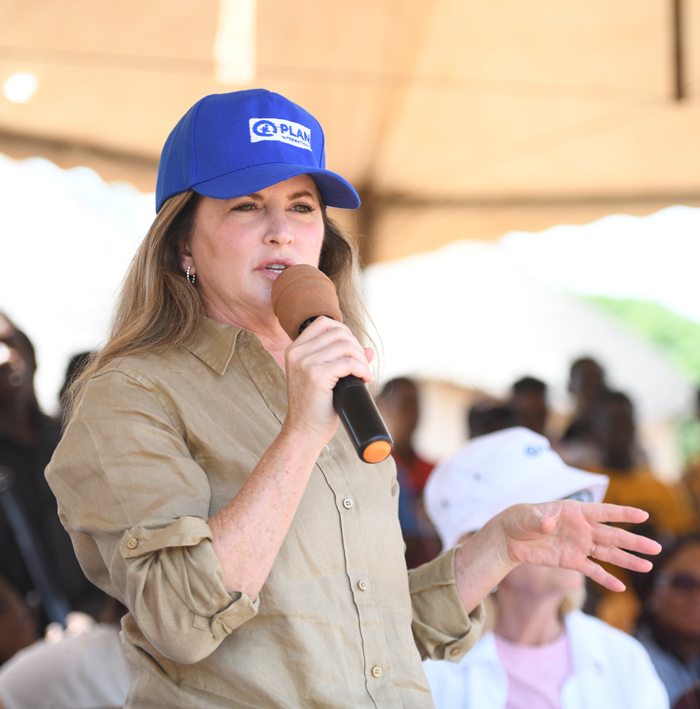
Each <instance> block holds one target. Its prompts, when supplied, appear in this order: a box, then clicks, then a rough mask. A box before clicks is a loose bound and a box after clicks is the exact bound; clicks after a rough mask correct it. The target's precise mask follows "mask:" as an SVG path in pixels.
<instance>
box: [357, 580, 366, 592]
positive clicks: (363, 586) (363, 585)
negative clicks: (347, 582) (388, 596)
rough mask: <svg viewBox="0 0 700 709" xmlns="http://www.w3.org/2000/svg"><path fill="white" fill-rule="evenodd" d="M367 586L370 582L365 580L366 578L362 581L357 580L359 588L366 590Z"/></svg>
mask: <svg viewBox="0 0 700 709" xmlns="http://www.w3.org/2000/svg"><path fill="white" fill-rule="evenodd" d="M367 586H369V584H368V583H367V581H365V580H364V579H362V580H361V581H358V582H357V588H359V589H360V591H366V590H367Z"/></svg>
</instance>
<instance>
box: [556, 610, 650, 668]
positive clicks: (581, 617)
mask: <svg viewBox="0 0 700 709" xmlns="http://www.w3.org/2000/svg"><path fill="white" fill-rule="evenodd" d="M566 627H567V630H568V632H569V633H570V635H571V639H572V645H574V646H575V647H576V646H579V647H583V648H585V649H586V650H587V651H589V652H590V653H591V654H592V655H595V656H597V657H599V658H600V659H601V660H602V659H604V658H614V661H615V663H620V662H626V661H627V662H630V663H637V662H640V661H641V662H644V663H648V664H651V660H650V658H649V653H648V652H647V651H646V650H645V648H644V646H643V645H642V644H641V643H640V642H639V641H638V640H637V639H636V638H633V637H632V636H631V635H629V634H628V633H625V632H624V631H622V630H619V629H618V628H614V627H613V626H611V625H608V624H607V623H606V622H604V621H602V620H600V619H599V618H595V617H593V616H590V615H588V614H586V613H583V612H582V611H573V612H572V613H570V614H569V615H568V616H567V618H566Z"/></svg>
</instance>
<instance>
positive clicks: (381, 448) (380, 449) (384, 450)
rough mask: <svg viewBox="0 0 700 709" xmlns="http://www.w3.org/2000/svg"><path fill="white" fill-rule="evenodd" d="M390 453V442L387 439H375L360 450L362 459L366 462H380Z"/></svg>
mask: <svg viewBox="0 0 700 709" xmlns="http://www.w3.org/2000/svg"><path fill="white" fill-rule="evenodd" d="M390 455H391V444H390V443H388V442H387V441H375V442H374V443H370V444H369V445H368V446H367V448H365V449H364V450H363V451H362V459H363V460H364V461H365V462H367V463H381V462H382V461H383V460H386V459H387V458H388V457H389V456H390Z"/></svg>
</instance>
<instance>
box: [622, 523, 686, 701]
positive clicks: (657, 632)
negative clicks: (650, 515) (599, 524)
mask: <svg viewBox="0 0 700 709" xmlns="http://www.w3.org/2000/svg"><path fill="white" fill-rule="evenodd" d="M633 578H634V582H635V589H636V591H637V593H638V595H639V597H640V599H641V601H642V607H643V611H642V615H641V617H640V618H639V622H638V624H637V628H636V631H635V636H636V637H637V638H638V639H639V641H640V642H641V643H642V645H644V647H645V648H646V649H647V651H648V652H649V655H650V656H651V660H652V662H653V663H654V666H655V667H656V671H657V672H658V674H659V677H661V680H662V681H663V683H664V684H665V685H666V690H667V691H668V695H669V698H670V700H671V706H674V705H676V704H677V703H678V702H679V699H680V697H681V695H683V694H684V693H685V692H687V691H688V690H691V689H692V688H693V687H694V686H695V685H697V684H698V683H700V535H698V534H697V533H695V534H692V535H687V536H684V537H680V538H678V539H677V540H675V541H674V542H673V543H671V544H665V545H664V550H663V551H662V552H661V554H660V555H659V556H658V557H657V558H656V559H655V560H654V568H653V569H652V571H651V572H650V573H649V574H648V575H647V574H634V576H633ZM686 701H689V698H688V699H687V700H686ZM686 706H697V705H692V704H688V705H686Z"/></svg>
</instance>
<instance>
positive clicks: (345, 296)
mask: <svg viewBox="0 0 700 709" xmlns="http://www.w3.org/2000/svg"><path fill="white" fill-rule="evenodd" d="M197 203H198V195H197V194H196V193H195V192H193V191H187V192H183V193H181V194H178V195H175V196H174V197H171V198H170V199H169V200H168V201H167V202H165V204H164V205H163V207H162V208H161V210H160V211H159V212H158V214H157V215H156V218H155V219H154V221H153V224H152V225H151V228H150V229H149V230H148V233H147V234H146V237H145V238H144V240H143V241H142V242H141V245H140V246H139V248H138V250H137V252H136V254H135V256H134V258H133V260H132V262H131V264H130V266H129V270H128V271H127V274H126V276H125V277H124V281H123V283H122V287H121V291H120V294H119V298H118V300H117V305H116V308H115V311H114V314H113V316H112V322H111V327H110V331H109V334H108V336H107V342H106V344H105V345H104V347H102V349H100V350H98V351H97V352H95V353H94V354H93V355H92V357H91V358H90V359H89V361H88V362H87V364H86V365H85V366H84V367H83V369H82V370H81V372H80V373H79V374H78V375H77V376H76V377H75V379H74V381H73V383H72V384H71V387H70V389H69V391H68V394H67V405H66V409H67V417H66V420H67V421H68V420H70V417H71V416H72V414H73V412H74V411H75V408H76V405H77V403H78V401H79V400H80V397H81V394H82V392H83V390H84V388H85V385H86V384H87V382H88V381H89V380H90V378H91V377H93V376H94V375H95V374H96V373H97V372H98V371H99V370H100V369H102V368H103V367H105V366H106V365H107V364H109V363H110V362H112V361H113V360H115V359H118V358H119V357H127V356H137V357H138V356H145V355H147V354H163V353H165V352H167V351H170V350H172V349H174V348H175V347H177V346H178V345H180V344H182V343H183V342H184V341H185V340H187V339H189V338H191V337H196V336H197V335H198V334H199V331H200V329H201V326H202V322H203V320H204V316H205V312H204V307H203V305H202V302H201V300H200V297H199V292H198V290H197V289H196V288H194V287H193V286H192V285H190V284H189V283H188V282H187V280H186V279H185V278H184V274H183V272H182V269H181V267H180V260H179V252H178V248H179V244H180V242H181V241H182V240H183V239H186V238H188V237H189V236H190V235H191V234H192V231H193V228H194V219H195V212H196V207H197ZM322 214H323V225H324V238H323V246H322V248H321V258H320V261H319V268H320V270H321V271H323V272H324V273H325V274H326V275H327V276H328V277H329V278H330V279H331V280H332V281H333V283H334V284H335V287H336V290H337V292H338V301H339V302H340V310H341V312H342V314H343V321H344V322H345V323H346V324H347V325H348V327H349V328H350V329H351V330H352V332H353V333H354V335H355V336H356V337H357V338H358V340H359V341H360V342H361V343H363V344H370V343H371V342H372V339H371V337H370V335H369V332H368V330H367V322H368V320H369V317H368V314H367V310H366V308H365V305H364V302H363V300H362V297H361V292H360V287H359V259H358V252H357V247H356V245H355V243H354V240H352V239H351V238H350V237H349V236H348V235H347V234H345V233H344V232H343V231H342V230H341V228H340V227H339V226H338V225H337V224H336V223H335V222H334V221H333V220H332V219H331V218H330V217H329V216H328V213H327V211H326V209H325V208H323V211H322Z"/></svg>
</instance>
